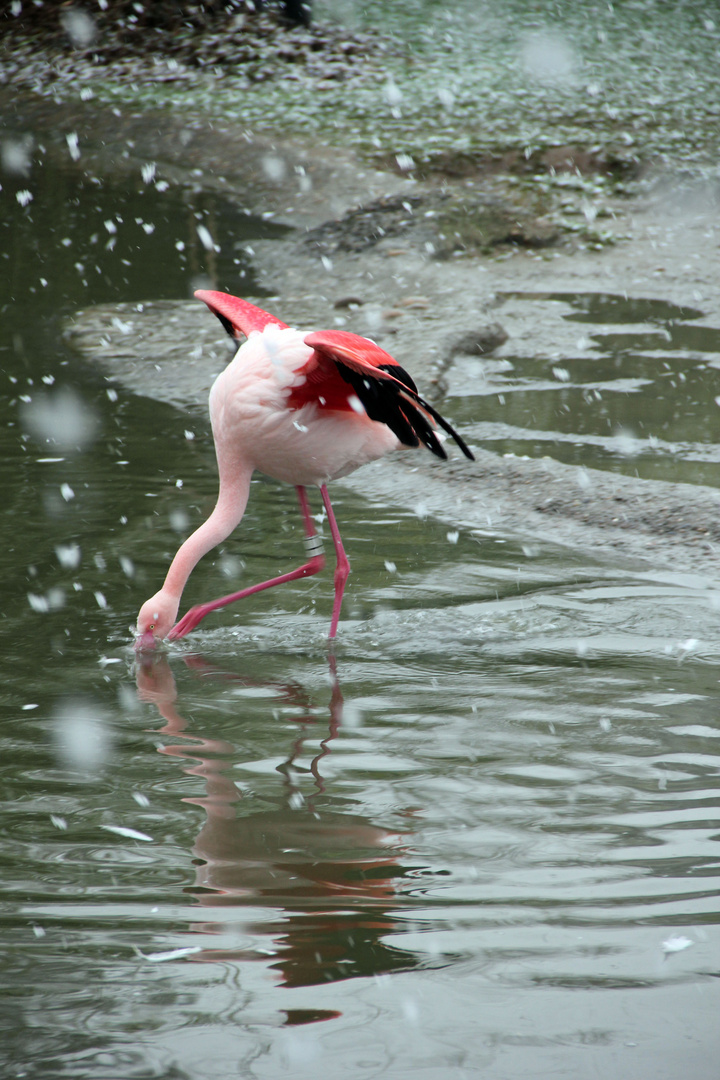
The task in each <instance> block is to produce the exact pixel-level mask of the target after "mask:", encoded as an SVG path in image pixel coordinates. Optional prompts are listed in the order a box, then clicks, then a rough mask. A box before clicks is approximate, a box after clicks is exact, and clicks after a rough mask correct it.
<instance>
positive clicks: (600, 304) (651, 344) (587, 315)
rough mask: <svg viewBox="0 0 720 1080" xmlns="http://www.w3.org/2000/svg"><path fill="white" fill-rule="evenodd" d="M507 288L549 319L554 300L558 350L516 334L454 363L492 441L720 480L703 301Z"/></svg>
mask: <svg viewBox="0 0 720 1080" xmlns="http://www.w3.org/2000/svg"><path fill="white" fill-rule="evenodd" d="M499 299H500V301H501V302H502V305H503V310H505V311H507V310H508V309H510V308H511V309H512V312H513V315H514V316H517V315H518V314H519V312H520V311H525V312H530V313H532V314H531V316H530V317H531V318H532V317H535V318H537V313H538V312H539V309H541V308H542V309H544V310H543V312H542V317H543V318H547V309H548V307H551V309H552V311H553V314H554V317H555V319H556V320H557V322H556V326H557V337H556V344H557V345H558V346H559V350H558V351H557V352H555V353H554V354H553V355H552V356H541V355H539V354H538V353H534V352H532V351H528V352H522V351H517V350H516V348H515V347H514V344H513V342H512V341H510V342H509V343H508V345H507V346H506V347H505V348H504V349H503V351H502V354H501V355H498V356H493V357H489V358H487V359H486V360H484V361H483V360H482V359H481V358H478V357H475V358H470V357H464V358H461V359H460V361H459V362H458V363H457V364H456V365H455V368H454V370H452V371H451V373H450V392H451V393H452V394H453V395H455V396H456V397H462V398H463V399H464V400H463V402H462V404H461V405H459V406H458V407H457V408H456V414H455V415H456V417H457V418H458V419H461V420H462V421H464V422H465V423H466V424H468V425H470V430H471V431H472V432H473V434H474V436H475V438H477V439H479V440H480V441H481V442H482V443H483V445H485V446H487V447H488V449H493V450H495V451H501V452H503V453H513V454H520V455H521V454H528V455H530V456H532V457H539V456H542V455H543V454H547V455H549V456H551V457H553V458H555V459H557V460H559V461H566V462H570V463H572V464H576V465H586V466H589V467H592V468H596V469H598V468H599V469H609V470H611V471H615V472H623V473H626V474H627V475H630V476H640V477H644V478H646V479H655V480H671V481H685V482H687V483H695V484H708V485H712V486H714V487H718V486H720V446H719V445H718V441H717V432H718V424H719V422H720V412H719V411H718V404H717V402H718V399H720V329H718V328H717V327H713V326H709V325H707V323H706V321H705V320H703V312H702V311H701V310H699V309H697V308H687V307H686V308H683V307H680V306H678V305H674V304H671V303H667V302H665V301H661V300H655V299H653V298H641V299H638V298H628V297H627V296H624V295H616V294H612V293H610V294H606V293H594V294H587V293H577V294H575V293H508V294H503V295H501V296H500V297H499ZM701 320H702V321H701ZM563 321H564V323H565V325H564V326H563ZM523 344H524V345H530V346H531V345H532V342H524V343H523Z"/></svg>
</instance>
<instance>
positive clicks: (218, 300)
mask: <svg viewBox="0 0 720 1080" xmlns="http://www.w3.org/2000/svg"><path fill="white" fill-rule="evenodd" d="M195 296H196V297H197V298H198V300H203V301H204V302H205V303H206V304H207V306H208V307H209V308H210V310H211V311H212V313H213V315H217V317H218V319H219V320H220V322H221V323H222V324H223V326H224V327H225V329H226V330H227V332H228V334H229V335H230V337H233V338H239V337H240V336H241V335H244V336H245V337H249V336H250V334H251V333H252V332H253V330H258V331H262V330H264V329H265V327H266V326H269V325H270V324H271V323H274V325H275V326H279V327H280V328H281V329H284V328H285V327H286V324H285V323H284V322H281V321H280V319H278V318H277V317H276V316H275V315H270V314H269V312H267V311H263V310H262V308H259V307H255V305H254V304H249V303H248V301H247V300H241V299H240V297H239V296H231V295H230V293H224V292H215V291H214V290H212V289H198V290H197V291H196V292H195Z"/></svg>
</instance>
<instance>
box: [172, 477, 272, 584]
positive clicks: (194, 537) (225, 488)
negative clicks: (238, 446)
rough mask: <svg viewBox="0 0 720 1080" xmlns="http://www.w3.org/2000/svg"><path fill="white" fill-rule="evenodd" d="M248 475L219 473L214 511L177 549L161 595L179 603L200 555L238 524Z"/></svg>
mask: <svg viewBox="0 0 720 1080" xmlns="http://www.w3.org/2000/svg"><path fill="white" fill-rule="evenodd" d="M251 475H252V469H250V470H246V471H242V472H235V474H234V475H232V476H230V477H227V476H223V474H222V473H221V475H220V490H219V492H218V498H217V503H216V504H215V509H214V510H213V512H212V513H211V514H210V517H209V518H208V519H207V521H204V522H203V524H202V525H201V526H200V527H199V528H198V529H196V530H195V532H194V533H192V534H191V535H190V536H188V538H187V540H186V541H185V542H184V544H182V545H181V546H180V547H179V548H178V551H177V553H176V555H175V558H174V559H173V561H172V562H171V564H170V569H169V570H168V572H167V575H166V577H165V584H164V585H163V592H164V593H167V594H169V595H170V596H172V597H174V598H177V600H178V602H179V601H180V597H181V596H182V592H183V589H184V588H185V585H186V583H187V579H188V578H189V577H190V574H191V573H192V571H193V569H194V568H195V566H196V565H197V564H198V563H199V561H200V559H202V557H203V555H206V554H207V553H208V551H211V550H212V549H213V548H214V547H217V545H218V544H221V543H222V541H223V540H225V538H226V537H228V536H229V535H230V533H231V532H232V531H233V529H235V528H236V527H237V526H238V525H239V524H240V521H241V520H242V516H243V514H244V513H245V507H246V506H247V501H248V496H249V494H250V477H251Z"/></svg>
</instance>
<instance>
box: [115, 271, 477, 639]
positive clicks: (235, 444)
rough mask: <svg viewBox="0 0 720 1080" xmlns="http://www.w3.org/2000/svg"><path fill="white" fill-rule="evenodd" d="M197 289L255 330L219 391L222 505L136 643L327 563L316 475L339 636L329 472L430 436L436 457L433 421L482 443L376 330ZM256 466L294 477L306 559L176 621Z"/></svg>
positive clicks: (234, 326)
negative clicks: (318, 522)
mask: <svg viewBox="0 0 720 1080" xmlns="http://www.w3.org/2000/svg"><path fill="white" fill-rule="evenodd" d="M195 296H196V297H197V298H198V299H199V300H203V301H204V302H205V303H206V304H207V306H208V308H209V309H210V311H211V312H213V314H214V315H216V316H217V317H218V319H219V320H220V322H221V323H222V325H223V326H224V327H225V329H226V330H227V332H228V333H229V334H230V335H231V336H232V337H233V338H239V337H241V336H244V337H245V338H246V339H247V340H245V341H244V342H243V344H242V345H241V346H240V348H239V349H238V351H237V353H236V354H235V357H234V359H233V360H232V361H231V362H230V364H228V366H227V367H226V368H225V370H224V371H222V372H221V373H220V375H218V377H217V379H216V380H215V382H214V384H213V386H212V389H211V391H210V419H211V422H212V431H213V438H214V440H215V452H216V456H217V465H218V474H219V480H220V484H219V491H218V498H217V503H216V505H215V509H214V510H213V511H212V513H211V514H210V516H209V517H208V518H207V520H206V521H205V522H204V523H203V524H202V525H201V526H200V527H199V528H198V529H196V530H195V532H194V533H192V535H191V536H189V537H188V539H187V540H186V541H185V542H184V543H183V544H182V546H181V547H180V548H179V549H178V551H177V554H176V555H175V557H174V559H173V560H172V563H171V565H170V569H169V570H168V572H167V576H166V578H165V582H164V584H163V586H162V588H161V589H160V590H159V591H158V592H156V593H155V595H154V596H151V597H150V599H149V600H146V601H145V603H144V604H143V606H142V607H141V609H140V613H139V615H138V620H137V632H136V639H135V646H136V649H138V650H145V649H152V648H154V647H155V646H156V645H157V644H158V643H159V642H160V641H162V640H164V639H167V640H169V641H174V640H177V639H179V638H182V637H184V636H185V634H187V633H189V632H190V631H191V630H193V629H194V628H195V627H196V626H197V625H198V623H199V622H200V621H201V620H202V619H204V618H205V616H206V615H208V614H209V613H210V612H211V611H215V610H217V609H218V608H221V607H225V606H226V605H227V604H232V603H234V602H235V601H236V600H241V599H242V598H243V597H245V596H250V595H252V594H253V593H256V592H260V591H261V590H263V589H269V588H271V587H272V586H274V585H281V584H282V583H283V582H285V581H294V580H296V579H298V578H304V577H309V576H310V575H311V574H316V573H318V571H320V570H322V568H323V567H324V565H325V558H324V555H323V550H322V541H321V539H320V537H319V536H318V535H317V532H316V530H315V526H314V523H313V519H312V517H311V514H310V506H309V503H308V497H307V491H306V489H307V487H309V486H312V485H314V486H317V487H319V488H320V494H321V496H322V501H323V504H324V506H325V510H326V513H327V518H328V523H329V526H330V533H331V536H332V539H333V544H334V546H335V554H336V560H337V561H336V567H335V577H334V585H335V597H334V602H333V610H332V619H331V623H330V633H329V637H330V638H334V637H335V634H336V633H337V627H338V621H339V618H340V608H341V606H342V598H343V591H344V589H345V582H346V581H347V577H348V574H349V572H350V563H349V562H348V558H347V555H346V554H345V549H344V547H343V543H342V539H341V537H340V531H339V529H338V526H337V521H336V520H335V514H334V512H333V508H332V505H331V503H330V498H329V496H328V491H327V484H328V482H329V481H330V480H334V479H336V478H337V477H340V476H346V475H347V474H348V473H351V472H353V471H354V470H355V469H357V468H359V467H360V466H361V465H365V464H366V463H367V462H369V461H374V460H375V459H377V458H380V457H383V456H384V455H385V454H387V453H389V452H390V451H391V450H397V449H399V448H400V447H401V446H415V447H416V446H419V444H420V443H423V444H424V445H425V446H426V447H427V448H428V449H429V450H431V451H432V452H433V454H435V455H436V457H439V458H446V457H447V454H446V453H445V449H444V447H443V445H442V443H441V442H440V439H439V438H438V434H437V432H436V430H435V425H436V424H437V425H439V426H440V427H441V428H443V429H444V430H445V431H446V432H447V433H448V434H449V435H451V436H452V438H453V439H454V440H455V442H456V443H457V445H458V446H459V447H460V449H461V450H462V452H463V454H464V455H465V456H466V457H467V458H470V460H474V458H473V455H472V453H471V451H470V450H469V449H468V447H467V446H466V445H465V443H464V442H463V440H462V438H461V437H460V435H458V433H457V432H456V431H455V430H454V429H453V428H452V427H451V426H450V424H449V423H448V422H447V420H445V419H443V417H442V416H440V414H439V413H438V412H437V411H436V410H435V409H434V408H433V407H432V405H429V404H428V403H427V402H426V401H423V399H422V398H421V397H420V395H419V394H418V391H417V387H416V386H415V383H414V382H413V380H412V378H411V376H410V375H408V373H407V372H406V371H405V370H404V369H403V368H402V367H401V366H400V364H398V363H397V361H396V360H394V359H393V358H392V356H390V355H389V353H387V352H385V351H384V350H383V349H381V348H380V347H379V346H378V345H376V344H375V342H374V341H370V340H369V339H368V338H364V337H359V336H358V335H357V334H350V333H347V332H346V331H344V330H317V331H313V332H312V333H306V332H304V331H302V330H294V329H292V328H290V327H289V326H287V325H286V324H285V323H283V322H281V321H280V320H279V319H277V318H276V317H275V316H274V315H270V314H269V313H268V312H267V311H263V310H261V308H258V307H255V305H254V304H250V303H249V302H248V301H247V300H241V299H240V298H239V297H237V296H231V295H230V294H229V293H223V292H215V291H213V290H206V289H199V290H198V291H197V292H196V293H195ZM255 469H259V470H260V471H261V472H263V473H265V474H266V475H268V476H272V477H274V478H275V479H276V480H281V481H284V482H285V483H289V484H293V485H294V486H295V488H296V491H297V496H298V501H299V503H300V511H301V514H302V518H303V522H304V526H305V537H306V539H305V543H306V554H307V561H306V562H305V563H303V565H302V566H299V567H298V568H297V569H295V570H290V571H289V572H287V573H285V574H280V575H279V576H278V577H274V578H271V579H270V580H269V581H263V582H261V583H260V584H257V585H251V586H249V587H248V588H245V589H240V591H239V592H234V593H230V594H229V595H228V596H222V597H220V598H219V599H218V600H211V601H208V602H206V603H203V604H197V605H196V606H195V607H192V608H190V610H189V611H188V612H187V614H186V615H184V616H183V618H182V619H180V621H179V622H177V623H176V622H175V619H176V618H177V613H178V608H179V606H180V598H181V596H182V592H183V589H184V588H185V584H186V582H187V580H188V578H189V577H190V574H191V572H192V570H193V568H194V567H195V566H196V564H197V563H198V562H199V560H200V559H201V558H202V557H203V555H206V554H207V552H208V551H210V550H211V549H212V548H214V547H216V546H217V545H218V544H220V543H222V541H223V540H225V539H226V537H228V536H229V535H230V533H231V532H232V531H233V529H235V528H236V526H237V525H239V523H240V521H241V519H242V516H243V514H244V512H245V507H246V505H247V500H248V495H249V493H250V479H251V477H252V474H253V472H254V471H255Z"/></svg>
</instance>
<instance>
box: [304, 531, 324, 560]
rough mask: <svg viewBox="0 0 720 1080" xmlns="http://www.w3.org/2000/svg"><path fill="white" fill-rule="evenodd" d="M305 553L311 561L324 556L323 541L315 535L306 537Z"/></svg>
mask: <svg viewBox="0 0 720 1080" xmlns="http://www.w3.org/2000/svg"><path fill="white" fill-rule="evenodd" d="M305 551H306V552H307V556H308V558H309V559H315V558H317V556H318V555H324V554H325V549H324V547H323V542H322V539H321V538H320V537H319V536H318V535H317V533H315V535H314V536H306V537H305Z"/></svg>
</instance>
